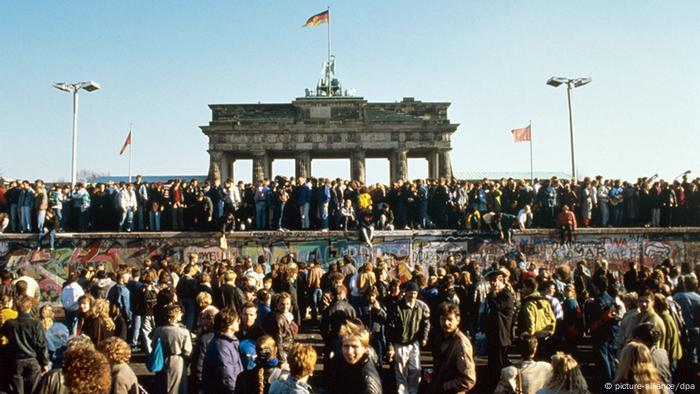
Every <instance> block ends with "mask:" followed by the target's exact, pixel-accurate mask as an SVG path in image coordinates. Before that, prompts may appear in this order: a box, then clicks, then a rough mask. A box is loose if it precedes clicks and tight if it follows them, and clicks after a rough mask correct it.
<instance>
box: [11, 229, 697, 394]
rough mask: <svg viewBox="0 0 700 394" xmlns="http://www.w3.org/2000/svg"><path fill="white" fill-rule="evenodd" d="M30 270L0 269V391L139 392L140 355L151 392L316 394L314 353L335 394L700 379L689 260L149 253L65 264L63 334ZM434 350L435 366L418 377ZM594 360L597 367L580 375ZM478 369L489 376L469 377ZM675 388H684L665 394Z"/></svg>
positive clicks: (692, 384)
mask: <svg viewBox="0 0 700 394" xmlns="http://www.w3.org/2000/svg"><path fill="white" fill-rule="evenodd" d="M20 238H22V237H20ZM29 268H31V267H26V268H21V269H19V270H18V271H17V273H16V276H13V275H12V273H10V272H8V271H2V273H0V276H1V279H2V285H1V286H0V292H1V294H2V295H3V297H2V314H3V320H2V322H0V326H2V330H1V331H2V333H3V334H4V335H5V336H6V338H7V341H8V343H7V344H6V345H2V346H0V354H4V355H14V356H17V355H21V356H22V358H21V360H22V361H21V363H20V362H14V361H13V362H10V363H9V365H8V366H7V369H6V372H7V373H5V374H2V375H1V376H0V390H1V389H3V388H9V392H22V390H21V388H22V386H23V385H25V387H26V386H34V385H36V384H37V381H38V382H39V383H38V385H39V389H38V390H39V392H53V391H49V390H50V387H53V386H52V384H53V383H54V382H55V381H57V380H59V381H64V382H65V385H66V386H67V387H68V389H69V390H70V392H71V393H79V394H82V393H90V394H94V393H105V394H106V393H109V392H114V391H113V390H114V388H115V387H124V386H126V387H127V388H128V390H126V391H127V392H137V391H136V390H138V389H137V388H136V385H137V384H138V383H139V381H138V380H137V377H136V375H135V374H134V373H133V371H132V370H131V367H130V366H129V361H130V358H131V355H132V352H134V353H140V352H143V353H145V354H146V355H153V354H157V353H158V350H157V349H158V348H161V350H160V352H162V353H163V355H165V356H166V357H167V359H166V360H167V361H166V362H165V363H163V365H162V366H161V367H160V368H161V369H160V370H159V371H158V372H157V373H156V375H155V379H154V382H155V383H154V384H155V386H156V389H157V390H156V392H179V393H188V392H189V393H200V392H204V393H212V394H213V393H217V394H218V393H222V392H226V393H238V392H242V393H254V392H255V393H257V392H263V393H269V394H280V393H311V392H314V390H315V389H318V387H317V386H313V387H312V384H314V385H316V384H318V383H319V380H316V382H312V381H310V380H308V377H309V376H310V375H311V373H312V372H313V371H314V369H315V364H316V359H317V357H318V359H319V361H320V360H321V359H323V361H322V362H323V369H322V372H321V373H319V374H320V375H322V376H321V379H322V382H323V386H325V387H326V388H327V389H328V391H327V392H328V393H330V394H349V393H358V392H363V393H366V394H380V393H394V392H398V393H412V394H417V393H443V392H463V393H466V392H470V391H473V392H489V393H513V392H523V393H532V394H535V393H550V392H570V393H589V392H590V391H589V389H590V390H592V391H594V392H598V390H602V389H605V391H604V392H605V393H613V392H620V391H622V392H634V391H625V390H620V389H615V390H612V389H611V388H614V387H628V386H629V385H632V386H634V385H638V384H640V385H649V386H650V387H655V388H656V389H654V390H647V389H645V390H642V391H638V392H644V393H660V394H661V393H664V394H666V393H670V392H683V391H690V392H694V391H695V388H696V387H698V386H697V384H698V382H697V377H698V376H700V375H698V354H699V353H698V350H700V336H699V335H698V334H699V333H700V328H699V327H698V322H699V321H700V295H698V279H697V278H698V275H700V265H696V264H693V263H692V262H685V263H682V264H678V263H674V262H673V261H672V260H670V259H665V260H664V261H663V262H661V263H660V264H656V265H654V266H653V267H652V266H642V267H640V266H639V265H637V264H636V263H634V262H631V263H630V264H629V266H628V267H627V269H625V270H624V273H621V274H620V275H614V274H613V273H612V272H611V271H610V269H609V266H608V264H607V262H606V261H604V260H596V261H586V260H581V261H578V262H577V263H575V264H573V265H569V264H568V263H567V264H561V265H559V266H557V267H552V268H547V267H542V266H540V267H538V266H537V265H535V264H527V263H526V262H525V261H523V260H521V259H513V260H510V259H508V258H505V257H503V258H501V259H499V261H498V262H493V263H492V264H489V266H488V267H479V265H478V264H477V261H476V260H469V259H455V258H447V259H446V260H444V261H441V262H440V263H439V264H436V265H435V266H432V267H429V268H427V269H425V268H423V267H422V266H420V265H417V266H414V267H410V266H408V265H406V264H405V263H402V262H399V261H391V260H389V261H386V260H382V259H377V260H376V261H370V262H367V263H364V264H362V265H356V264H355V263H354V262H353V261H352V259H351V258H349V256H346V257H345V258H342V259H339V260H338V261H337V262H336V263H333V264H331V265H330V266H329V267H328V268H327V269H325V268H323V267H322V266H321V265H320V264H317V262H315V261H314V262H311V263H309V264H306V263H305V262H303V261H298V260H297V259H296V258H295V256H293V255H290V254H287V255H285V256H284V257H283V258H282V259H281V260H280V261H278V262H272V261H268V260H267V259H266V258H265V256H259V257H258V258H257V259H256V258H248V257H238V258H235V259H230V260H229V259H224V260H221V261H217V262H211V261H205V260H200V259H199V256H198V255H197V254H196V253H191V254H189V255H187V256H183V261H175V260H171V259H168V258H162V259H150V258H146V257H145V256H144V257H143V266H133V265H130V264H120V265H119V266H117V267H116V269H113V270H109V269H108V266H107V264H105V263H96V264H88V265H86V266H85V267H83V268H82V269H79V270H78V269H71V270H70V272H69V273H68V278H67V280H66V281H65V283H64V284H63V289H62V291H61V297H60V299H61V303H62V306H63V308H64V313H65V316H66V318H65V320H64V321H63V322H60V321H55V320H54V319H53V308H52V307H51V305H42V306H41V308H39V317H40V318H41V320H38V319H36V318H34V317H32V316H31V311H32V309H33V306H35V305H37V304H38V303H39V297H40V295H39V288H40V285H39V283H37V281H36V280H35V278H34V277H33V275H31V273H30V272H29ZM112 268H115V267H112ZM18 313H19V314H18ZM312 328H313V329H318V330H319V331H320V332H321V335H322V342H323V346H322V349H323V350H322V354H319V355H317V354H316V351H315V350H314V349H313V347H311V346H310V345H307V344H304V345H302V344H300V343H299V342H298V341H299V339H300V337H299V332H300V331H299V330H304V329H306V330H309V329H312ZM27 334H31V335H27ZM69 336H70V337H71V339H70V340H68V338H69ZM49 338H50V339H49ZM193 338H194V339H193ZM584 338H590V340H591V341H592V344H593V352H592V354H591V352H590V351H586V349H584V347H583V346H581V345H582V342H583V341H584ZM25 345H27V346H25ZM514 352H517V353H518V359H517V360H518V361H517V362H511V361H510V360H509V353H510V354H512V353H514ZM421 353H422V354H421ZM426 354H429V355H428V356H427V357H428V358H429V359H432V366H433V369H432V370H428V369H422V368H421V363H425V361H426V359H425V357H422V356H425V355H426ZM586 354H589V355H588V356H587V355H586ZM591 357H592V358H593V360H592V361H593V364H594V366H595V372H591V370H589V371H588V373H587V374H585V375H584V367H583V366H582V365H583V362H584V361H585V360H587V359H588V360H589V359H590V358H591ZM153 358H155V357H148V358H147V360H149V361H147V365H148V366H149V368H155V367H154V365H156V364H155V362H152V361H151V360H152V359H153ZM476 358H481V359H482V360H485V361H486V362H487V363H488V368H480V369H477V368H476V363H475V361H474V360H475V359H476ZM110 367H111V371H112V373H111V374H110ZM40 371H41V373H40ZM117 372H119V373H117ZM516 375H517V376H519V378H514V377H515V376H516ZM261 376H262V377H263V379H261V378H260V377H261ZM518 381H520V383H519V382H518ZM670 382H673V383H674V384H675V385H676V386H674V387H685V388H684V389H681V390H669V389H668V387H669V386H668V385H669V384H670ZM141 383H143V381H142V382H141ZM521 385H522V387H523V390H522V391H521V390H520V389H519V387H520V386H521ZM680 385H683V386H680ZM450 387H458V388H459V389H460V391H454V390H452V391H450V390H448V389H449V388H450ZM131 390H134V391H131ZM362 390H364V391H362Z"/></svg>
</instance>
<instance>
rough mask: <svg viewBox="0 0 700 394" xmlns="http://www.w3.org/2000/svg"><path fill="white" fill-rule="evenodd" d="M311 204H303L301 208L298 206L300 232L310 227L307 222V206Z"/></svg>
mask: <svg viewBox="0 0 700 394" xmlns="http://www.w3.org/2000/svg"><path fill="white" fill-rule="evenodd" d="M310 205H311V204H309V203H308V202H307V203H304V204H302V205H301V206H299V216H301V229H302V230H308V229H309V226H310V222H309V206H310Z"/></svg>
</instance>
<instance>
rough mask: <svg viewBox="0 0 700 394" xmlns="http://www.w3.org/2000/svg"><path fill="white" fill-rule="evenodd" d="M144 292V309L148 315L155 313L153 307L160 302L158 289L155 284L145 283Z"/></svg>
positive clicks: (142, 288)
mask: <svg viewBox="0 0 700 394" xmlns="http://www.w3.org/2000/svg"><path fill="white" fill-rule="evenodd" d="M141 292H142V294H143V309H144V311H145V314H146V315H147V316H150V315H153V308H154V307H155V306H156V303H157V302H158V290H156V288H155V286H153V285H144V286H142V287H141Z"/></svg>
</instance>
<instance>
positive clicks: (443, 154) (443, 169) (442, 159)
mask: <svg viewBox="0 0 700 394" xmlns="http://www.w3.org/2000/svg"><path fill="white" fill-rule="evenodd" d="M450 151H451V149H441V150H440V152H439V153H438V162H439V163H438V164H439V166H438V168H439V169H438V172H439V174H438V175H439V176H440V178H447V179H451V178H452V161H451V159H450Z"/></svg>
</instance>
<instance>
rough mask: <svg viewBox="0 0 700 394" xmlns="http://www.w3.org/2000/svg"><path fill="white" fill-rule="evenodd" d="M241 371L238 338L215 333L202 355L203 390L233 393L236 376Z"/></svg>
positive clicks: (206, 391)
mask: <svg viewBox="0 0 700 394" xmlns="http://www.w3.org/2000/svg"><path fill="white" fill-rule="evenodd" d="M241 372H243V365H242V364H241V355H240V352H239V342H238V339H237V338H236V337H235V336H228V335H224V334H216V335H215V336H214V339H213V340H212V341H211V342H209V345H207V352H206V355H205V356H204V376H203V379H202V380H203V381H204V382H205V384H204V385H203V388H204V392H205V393H212V394H215V393H216V394H219V393H222V394H223V393H229V394H233V392H234V390H235V389H236V378H238V375H239V374H240V373H241Z"/></svg>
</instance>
